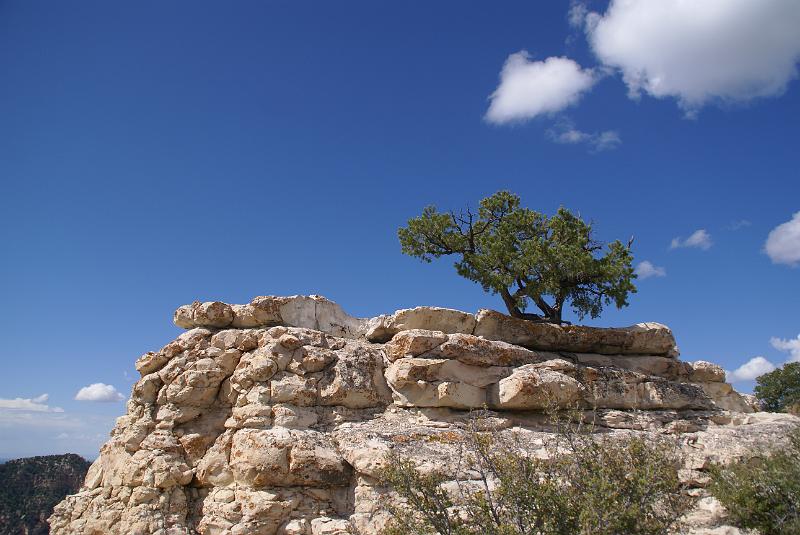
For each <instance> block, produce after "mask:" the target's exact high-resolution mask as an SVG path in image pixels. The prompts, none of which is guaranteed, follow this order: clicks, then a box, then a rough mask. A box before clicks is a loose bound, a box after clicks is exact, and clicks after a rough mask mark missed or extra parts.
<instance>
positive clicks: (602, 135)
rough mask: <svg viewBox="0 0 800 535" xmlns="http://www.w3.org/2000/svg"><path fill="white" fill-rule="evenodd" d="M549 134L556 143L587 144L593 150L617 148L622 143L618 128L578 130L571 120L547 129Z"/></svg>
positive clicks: (600, 150)
mask: <svg viewBox="0 0 800 535" xmlns="http://www.w3.org/2000/svg"><path fill="white" fill-rule="evenodd" d="M547 136H548V137H549V138H550V139H552V140H553V141H555V142H556V143H565V144H569V145H578V144H585V145H586V146H588V147H589V150H590V151H591V152H602V151H604V150H611V149H616V148H617V147H619V146H620V145H621V144H622V139H621V138H620V137H619V133H617V131H616V130H606V131H604V132H591V133H590V132H583V131H582V130H578V129H577V128H575V126H574V125H573V124H572V123H571V122H570V121H560V122H559V123H558V124H556V125H555V126H554V127H553V128H551V129H550V130H548V131H547Z"/></svg>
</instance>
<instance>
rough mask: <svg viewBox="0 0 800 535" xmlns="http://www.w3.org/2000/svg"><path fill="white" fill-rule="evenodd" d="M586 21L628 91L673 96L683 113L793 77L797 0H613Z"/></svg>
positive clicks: (771, 88) (774, 92) (799, 50)
mask: <svg viewBox="0 0 800 535" xmlns="http://www.w3.org/2000/svg"><path fill="white" fill-rule="evenodd" d="M570 13H571V14H570V21H572V20H573V19H572V11H571V12H570ZM577 18H578V16H577V14H575V20H577ZM584 20H585V21H586V31H587V36H588V39H589V42H590V45H591V47H592V50H593V51H594V53H595V55H596V56H597V57H598V58H599V59H600V61H602V62H603V63H604V64H606V65H608V66H610V67H613V68H616V69H619V70H620V71H621V72H622V75H623V79H624V81H625V83H626V84H627V86H628V90H629V94H630V95H631V96H632V97H634V98H636V97H638V96H639V95H640V94H641V93H642V92H646V93H647V94H649V95H651V96H653V97H656V98H666V97H674V98H676V99H677V100H678V103H679V104H680V106H681V107H682V108H683V109H684V110H686V111H687V113H689V114H692V112H695V111H696V110H698V109H699V108H700V107H702V106H703V105H705V104H707V103H709V102H714V101H727V102H744V101H749V100H751V99H754V98H758V97H774V96H779V95H781V94H782V93H783V92H784V91H785V90H786V86H787V85H788V83H789V82H790V81H791V80H792V79H793V78H795V77H796V76H797V62H798V60H800V31H798V28H800V2H798V1H796V0H703V1H688V0H658V1H655V2H654V1H651V0H612V2H611V4H610V5H609V7H608V9H607V10H606V12H605V13H604V14H602V15H601V14H598V13H590V14H589V15H587V16H585V17H584Z"/></svg>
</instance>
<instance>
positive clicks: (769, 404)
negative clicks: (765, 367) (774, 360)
mask: <svg viewBox="0 0 800 535" xmlns="http://www.w3.org/2000/svg"><path fill="white" fill-rule="evenodd" d="M756 383H758V384H757V385H756V388H755V390H754V392H755V395H756V398H758V400H759V401H761V403H762V404H763V405H764V410H767V411H771V412H791V413H793V414H797V412H798V406H799V405H800V362H790V363H788V364H785V365H784V366H782V367H781V368H778V369H777V370H775V371H771V372H769V373H765V374H764V375H760V376H759V377H758V378H756Z"/></svg>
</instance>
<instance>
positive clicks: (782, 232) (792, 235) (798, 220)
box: [764, 2, 800, 266]
mask: <svg viewBox="0 0 800 535" xmlns="http://www.w3.org/2000/svg"><path fill="white" fill-rule="evenodd" d="M798 4H800V2H798ZM798 33H800V31H799V32H798ZM764 250H765V251H766V252H767V255H768V256H769V258H770V260H772V262H773V263H775V264H787V265H789V266H797V265H798V264H800V212H796V213H795V214H794V215H793V216H792V219H791V220H789V221H787V222H786V223H782V224H780V225H778V226H777V227H775V228H774V229H772V230H771V231H770V233H769V236H767V243H766V245H765V246H764Z"/></svg>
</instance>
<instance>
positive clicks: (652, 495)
mask: <svg viewBox="0 0 800 535" xmlns="http://www.w3.org/2000/svg"><path fill="white" fill-rule="evenodd" d="M465 440H466V442H465V450H466V451H465V454H464V455H463V458H464V463H465V469H464V471H463V473H462V474H445V473H441V472H440V473H429V474H421V473H419V472H417V470H416V469H415V467H414V464H413V463H412V462H410V461H408V460H405V459H403V458H401V457H399V456H398V455H396V454H392V455H390V456H389V458H388V463H387V468H386V469H385V471H384V481H385V482H386V483H387V484H388V485H390V486H391V487H392V488H393V489H394V490H395V491H396V492H397V494H398V495H399V496H400V497H401V498H402V500H403V502H404V504H405V505H404V506H400V507H390V510H391V512H392V515H393V521H392V523H391V524H390V526H389V528H388V529H387V531H386V532H385V534H386V535H411V534H424V535H434V534H441V535H479V534H480V535H488V534H492V535H522V534H526V535H527V534H537V535H617V534H621V533H625V534H631V535H638V534H642V535H644V534H647V535H650V534H653V535H655V534H665V533H668V531H669V529H670V527H672V526H674V525H675V524H676V521H677V519H678V518H679V517H680V516H681V515H682V514H683V513H684V512H685V511H686V510H687V508H688V506H689V504H690V499H689V498H688V497H687V496H686V494H685V493H684V492H683V491H684V490H685V489H684V488H683V486H682V484H681V483H680V481H679V478H678V468H679V466H680V462H679V459H678V457H677V455H676V454H674V451H675V450H674V448H671V447H670V446H669V445H667V444H666V443H658V444H648V443H646V442H644V441H643V440H642V439H641V438H635V437H628V438H605V437H600V436H598V435H596V434H593V433H583V432H574V431H570V430H565V429H564V428H562V431H561V432H560V434H559V435H558V437H557V439H555V440H554V441H553V442H552V443H550V444H548V445H547V450H548V453H549V459H548V460H544V459H540V458H537V457H534V456H530V455H526V454H523V453H521V452H523V451H525V450H524V448H521V447H520V446H519V444H518V443H517V442H516V441H515V440H513V439H508V438H503V437H502V436H501V435H499V434H497V433H484V432H478V431H474V430H473V431H472V432H471V433H469V434H468V436H467V438H466V439H465ZM464 474H472V475H471V476H470V477H471V481H470V480H467V479H466V476H465V475H464ZM475 474H477V479H476V476H475ZM453 479H455V480H456V482H457V484H458V488H459V489H460V491H459V492H457V493H448V492H446V491H445V490H444V488H443V486H442V484H443V483H445V482H447V481H451V480H453ZM470 489H471V490H470Z"/></svg>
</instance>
